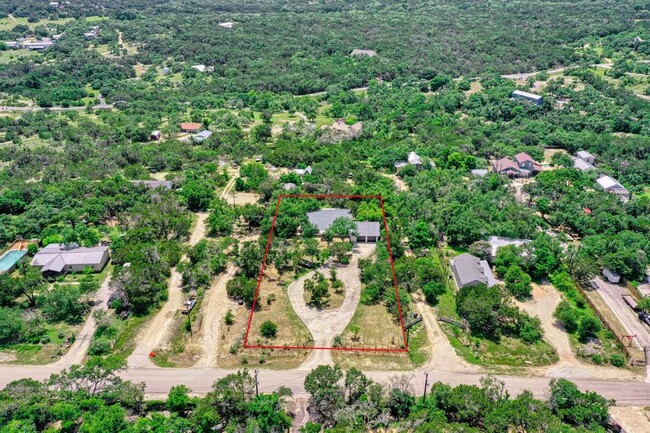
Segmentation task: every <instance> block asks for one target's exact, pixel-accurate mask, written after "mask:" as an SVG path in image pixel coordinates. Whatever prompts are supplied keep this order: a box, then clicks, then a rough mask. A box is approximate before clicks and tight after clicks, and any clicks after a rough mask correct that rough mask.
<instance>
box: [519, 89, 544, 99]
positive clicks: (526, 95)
mask: <svg viewBox="0 0 650 433" xmlns="http://www.w3.org/2000/svg"><path fill="white" fill-rule="evenodd" d="M512 95H513V96H522V97H524V98H529V99H535V100H539V99H542V96H541V95H536V94H534V93H530V92H524V91H522V90H515V91H514V92H512Z"/></svg>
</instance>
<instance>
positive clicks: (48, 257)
mask: <svg viewBox="0 0 650 433" xmlns="http://www.w3.org/2000/svg"><path fill="white" fill-rule="evenodd" d="M109 258H110V252H109V249H108V247H107V246H99V247H90V248H87V247H80V246H76V245H71V246H66V245H65V244H49V245H48V246H46V247H45V248H42V249H41V250H39V251H38V252H37V253H36V254H35V255H34V258H33V259H32V262H31V265H32V266H36V267H38V268H40V270H41V272H43V273H46V272H51V273H56V274H60V273H68V272H82V271H83V270H84V269H86V268H90V269H92V270H93V271H95V272H99V271H101V270H102V269H104V266H106V263H108V260H109Z"/></svg>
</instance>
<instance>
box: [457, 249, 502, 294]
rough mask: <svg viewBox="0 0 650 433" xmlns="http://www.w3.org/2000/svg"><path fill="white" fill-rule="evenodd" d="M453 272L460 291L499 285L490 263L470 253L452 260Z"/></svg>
mask: <svg viewBox="0 0 650 433" xmlns="http://www.w3.org/2000/svg"><path fill="white" fill-rule="evenodd" d="M451 270H452V272H453V274H454V280H456V285H457V286H458V288H459V289H462V288H463V287H472V286H477V285H479V284H485V285H486V286H488V287H491V286H494V285H495V284H497V281H496V279H495V278H494V275H493V274H492V270H491V269H490V265H489V264H488V262H486V261H485V260H481V259H479V258H478V257H476V256H473V255H471V254H468V253H463V254H461V255H459V256H456V257H454V258H453V259H452V260H451Z"/></svg>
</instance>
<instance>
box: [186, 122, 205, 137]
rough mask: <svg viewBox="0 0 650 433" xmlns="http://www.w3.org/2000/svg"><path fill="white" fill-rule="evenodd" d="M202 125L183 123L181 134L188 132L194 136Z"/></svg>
mask: <svg viewBox="0 0 650 433" xmlns="http://www.w3.org/2000/svg"><path fill="white" fill-rule="evenodd" d="M202 126H203V125H201V124H200V123H193V122H185V123H181V132H189V133H194V134H196V133H197V132H199V130H200V129H201V127H202Z"/></svg>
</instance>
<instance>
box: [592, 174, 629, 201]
mask: <svg viewBox="0 0 650 433" xmlns="http://www.w3.org/2000/svg"><path fill="white" fill-rule="evenodd" d="M596 183H597V184H598V186H600V187H601V188H602V189H603V190H605V191H607V192H608V193H610V194H615V195H617V196H618V197H619V198H620V199H621V200H623V201H627V200H629V199H630V192H629V191H628V190H627V188H625V187H624V186H623V185H621V184H620V182H619V181H618V180H616V179H614V178H613V177H611V176H606V175H605V176H601V177H599V178H598V179H596Z"/></svg>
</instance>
